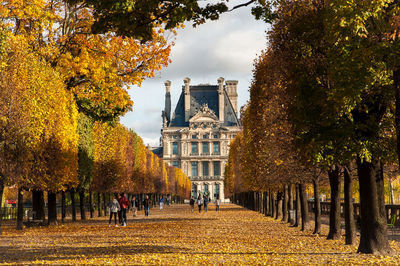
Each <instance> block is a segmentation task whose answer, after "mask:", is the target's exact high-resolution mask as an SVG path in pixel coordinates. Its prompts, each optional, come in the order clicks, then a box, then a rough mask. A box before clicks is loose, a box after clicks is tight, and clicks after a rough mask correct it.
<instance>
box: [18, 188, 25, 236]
mask: <svg viewBox="0 0 400 266" xmlns="http://www.w3.org/2000/svg"><path fill="white" fill-rule="evenodd" d="M17 208H18V209H17V230H22V229H23V228H24V226H23V221H24V192H23V189H22V187H19V188H18V206H17Z"/></svg>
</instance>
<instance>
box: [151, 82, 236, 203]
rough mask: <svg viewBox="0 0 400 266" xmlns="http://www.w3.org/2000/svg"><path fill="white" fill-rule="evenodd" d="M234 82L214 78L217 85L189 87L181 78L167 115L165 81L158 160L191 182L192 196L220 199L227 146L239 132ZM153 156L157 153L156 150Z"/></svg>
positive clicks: (222, 198)
mask: <svg viewBox="0 0 400 266" xmlns="http://www.w3.org/2000/svg"><path fill="white" fill-rule="evenodd" d="M237 84H238V82H237V81H236V80H229V81H226V82H225V84H224V79H223V78H219V79H218V85H208V84H200V85H195V86H192V85H190V79H189V78H185V79H184V86H182V93H181V95H180V97H179V100H178V103H177V105H176V108H175V111H174V113H173V114H172V116H171V94H170V90H171V82H170V81H166V82H165V87H166V94H165V109H164V111H163V112H162V118H163V127H162V130H161V135H162V137H161V148H159V149H158V153H159V155H160V157H162V158H163V160H164V161H166V162H168V163H169V164H170V165H172V166H176V167H180V168H181V169H182V170H183V171H184V173H185V174H186V175H187V176H188V177H189V179H190V180H191V181H192V195H193V196H195V197H197V195H199V194H202V195H203V194H205V193H207V194H208V195H209V197H210V199H211V200H215V199H217V198H220V199H221V201H222V202H224V201H225V197H224V183H223V180H224V171H225V164H226V163H227V161H228V153H229V143H230V141H231V140H232V139H233V138H234V137H235V136H236V134H237V133H238V132H239V131H240V130H241V125H240V121H239V119H238V107H237V98H238V94H237ZM156 153H157V151H156Z"/></svg>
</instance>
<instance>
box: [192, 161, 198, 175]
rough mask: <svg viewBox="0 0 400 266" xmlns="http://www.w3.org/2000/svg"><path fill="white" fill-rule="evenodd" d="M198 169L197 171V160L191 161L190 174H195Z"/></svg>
mask: <svg viewBox="0 0 400 266" xmlns="http://www.w3.org/2000/svg"><path fill="white" fill-rule="evenodd" d="M197 175H198V171H197V162H192V176H197Z"/></svg>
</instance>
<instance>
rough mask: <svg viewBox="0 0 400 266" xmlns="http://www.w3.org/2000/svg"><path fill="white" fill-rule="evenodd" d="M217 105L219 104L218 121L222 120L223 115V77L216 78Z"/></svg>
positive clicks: (223, 118)
mask: <svg viewBox="0 0 400 266" xmlns="http://www.w3.org/2000/svg"><path fill="white" fill-rule="evenodd" d="M218 106H219V121H220V122H221V123H223V122H224V120H225V116H224V112H225V101H224V78H221V77H220V78H218Z"/></svg>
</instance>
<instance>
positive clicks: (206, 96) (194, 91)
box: [169, 85, 239, 127]
mask: <svg viewBox="0 0 400 266" xmlns="http://www.w3.org/2000/svg"><path fill="white" fill-rule="evenodd" d="M224 97H225V98H224V103H225V104H224V105H225V106H224V113H225V114H224V117H225V120H224V121H223V123H222V126H238V125H239V120H238V118H237V116H236V113H235V111H234V109H233V106H232V103H231V101H230V100H229V97H228V95H227V93H226V91H225V90H224ZM203 105H207V106H208V108H209V109H211V110H212V111H213V113H214V114H215V115H216V117H219V98H218V86H217V85H197V86H190V117H189V119H190V118H192V117H193V116H194V115H195V114H196V113H197V112H198V111H199V110H200V109H201V107H202V106H203ZM188 126H189V121H185V95H184V92H183V91H182V93H181V95H180V97H179V101H178V103H177V105H176V108H175V111H174V114H173V116H172V120H171V123H170V124H169V127H188Z"/></svg>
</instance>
